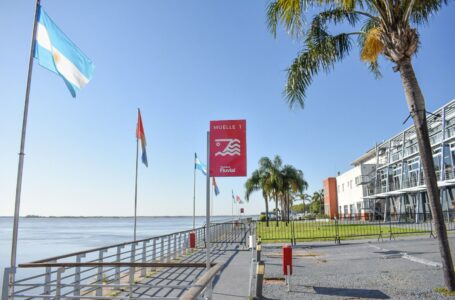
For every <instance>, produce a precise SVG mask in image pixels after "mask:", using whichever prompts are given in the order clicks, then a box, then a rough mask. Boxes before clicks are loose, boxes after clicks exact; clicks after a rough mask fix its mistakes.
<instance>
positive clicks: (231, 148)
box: [215, 139, 240, 156]
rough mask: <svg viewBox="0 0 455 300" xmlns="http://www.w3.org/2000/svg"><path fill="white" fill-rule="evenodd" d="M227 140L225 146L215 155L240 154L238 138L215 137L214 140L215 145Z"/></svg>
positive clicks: (218, 145)
mask: <svg viewBox="0 0 455 300" xmlns="http://www.w3.org/2000/svg"><path fill="white" fill-rule="evenodd" d="M223 142H227V143H228V144H227V146H226V148H224V150H223V151H218V152H216V153H215V156H218V155H221V156H226V155H230V156H234V155H239V156H240V140H238V139H216V140H215V143H216V144H215V145H216V146H217V147H220V146H221V143H223Z"/></svg>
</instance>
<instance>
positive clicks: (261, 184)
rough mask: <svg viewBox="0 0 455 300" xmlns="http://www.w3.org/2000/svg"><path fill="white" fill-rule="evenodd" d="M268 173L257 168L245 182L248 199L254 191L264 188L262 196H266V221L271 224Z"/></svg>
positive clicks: (246, 197)
mask: <svg viewBox="0 0 455 300" xmlns="http://www.w3.org/2000/svg"><path fill="white" fill-rule="evenodd" d="M266 175H267V174H265V173H263V172H260V170H255V171H254V172H253V174H251V177H250V178H248V179H247V180H246V183H245V189H246V192H245V199H246V201H250V196H251V194H252V193H253V192H255V191H259V190H262V197H263V198H264V202H265V215H266V223H267V226H269V190H268V186H267V185H266V182H267V180H266Z"/></svg>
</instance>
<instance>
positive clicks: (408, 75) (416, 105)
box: [398, 58, 455, 291]
mask: <svg viewBox="0 0 455 300" xmlns="http://www.w3.org/2000/svg"><path fill="white" fill-rule="evenodd" d="M398 66H399V71H400V75H401V80H402V82H403V87H404V91H405V95H406V101H407V103H408V107H409V111H410V113H411V116H412V119H413V120H414V126H415V129H416V135H417V142H418V145H419V152H420V157H421V161H422V165H423V177H424V180H425V183H426V186H427V194H428V200H429V203H430V208H431V214H432V216H433V221H434V227H435V232H436V235H437V237H438V241H439V252H440V253H441V258H442V267H443V273H444V281H445V285H446V287H447V289H448V290H449V291H454V290H455V272H454V269H453V261H452V256H451V254H450V247H449V241H448V239H447V231H446V226H445V223H444V217H443V213H442V207H441V202H440V198H439V188H438V184H437V179H436V172H435V169H434V163H433V153H432V149H431V145H430V138H429V136H428V126H427V121H426V110H425V100H424V98H423V95H422V91H421V90H420V87H419V84H418V82H417V78H416V76H415V73H414V69H413V67H412V63H411V59H410V58H405V59H403V60H402V61H400V62H399V65H398Z"/></svg>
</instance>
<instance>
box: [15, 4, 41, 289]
mask: <svg viewBox="0 0 455 300" xmlns="http://www.w3.org/2000/svg"><path fill="white" fill-rule="evenodd" d="M39 5H40V0H36V4H35V18H34V22H33V33H32V45H31V47H30V56H29V61H28V75H27V86H26V90H25V101H24V115H23V119H22V133H21V145H20V150H19V164H18V167H17V182H16V198H15V202H14V221H13V237H12V243H11V273H10V276H9V283H10V288H9V293H10V297H12V294H13V292H14V287H13V283H14V278H15V273H16V255H17V236H18V230H19V211H20V202H21V192H22V173H23V170H24V156H25V153H24V151H25V136H26V132H27V118H28V107H29V102H30V85H31V82H32V73H33V53H34V50H35V40H36V28H37V19H38V7H39Z"/></svg>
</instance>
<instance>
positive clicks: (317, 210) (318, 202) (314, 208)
mask: <svg viewBox="0 0 455 300" xmlns="http://www.w3.org/2000/svg"><path fill="white" fill-rule="evenodd" d="M311 212H312V213H314V214H317V215H323V214H324V190H320V191H316V192H314V193H313V196H312V197H311Z"/></svg>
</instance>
